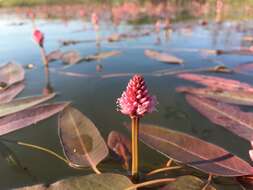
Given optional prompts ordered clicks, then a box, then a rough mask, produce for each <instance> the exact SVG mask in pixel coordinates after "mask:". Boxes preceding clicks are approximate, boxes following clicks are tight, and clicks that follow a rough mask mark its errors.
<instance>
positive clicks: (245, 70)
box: [234, 63, 253, 74]
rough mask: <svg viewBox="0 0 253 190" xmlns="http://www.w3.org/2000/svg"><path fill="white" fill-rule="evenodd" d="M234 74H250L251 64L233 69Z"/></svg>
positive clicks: (252, 68)
mask: <svg viewBox="0 0 253 190" xmlns="http://www.w3.org/2000/svg"><path fill="white" fill-rule="evenodd" d="M234 71H235V72H238V73H245V74H252V71H253V63H246V64H240V65H238V66H236V67H235V68H234Z"/></svg>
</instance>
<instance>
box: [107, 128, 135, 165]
mask: <svg viewBox="0 0 253 190" xmlns="http://www.w3.org/2000/svg"><path fill="white" fill-rule="evenodd" d="M107 145H108V147H109V148H110V149H111V150H112V151H113V152H114V153H115V154H116V155H117V156H118V157H119V158H120V161H121V162H123V164H124V167H125V169H129V161H130V159H131V141H130V140H129V139H128V138H127V137H126V136H125V135H123V134H121V133H119V132H117V131H111V132H110V134H109V135H108V138H107Z"/></svg>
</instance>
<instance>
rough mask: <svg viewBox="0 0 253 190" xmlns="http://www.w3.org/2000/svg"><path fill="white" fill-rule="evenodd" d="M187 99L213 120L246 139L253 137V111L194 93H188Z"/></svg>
mask: <svg viewBox="0 0 253 190" xmlns="http://www.w3.org/2000/svg"><path fill="white" fill-rule="evenodd" d="M186 99H187V102H188V103H189V104H190V105H191V106H192V107H194V108H195V109H196V110H198V111H199V113H201V114H202V115H203V116H205V117H206V118H208V119H209V120H210V121H211V122H213V123H215V124H217V125H220V126H223V127H224V128H226V129H227V130H229V131H231V132H233V133H234V134H236V135H238V136H240V137H242V138H244V139H246V140H249V141H251V140H252V139H253V113H251V112H244V111H242V110H240V108H239V107H237V106H232V105H229V104H226V103H221V102H217V101H214V100H209V99H206V98H200V97H195V96H192V95H187V96H186Z"/></svg>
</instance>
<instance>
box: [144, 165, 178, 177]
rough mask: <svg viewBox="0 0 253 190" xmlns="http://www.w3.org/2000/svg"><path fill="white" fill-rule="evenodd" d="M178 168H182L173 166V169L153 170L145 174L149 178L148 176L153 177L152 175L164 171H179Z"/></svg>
mask: <svg viewBox="0 0 253 190" xmlns="http://www.w3.org/2000/svg"><path fill="white" fill-rule="evenodd" d="M180 168H182V166H173V167H164V168H159V169H155V170H153V171H151V172H149V173H147V174H146V175H147V176H150V175H154V174H157V173H160V172H165V171H170V170H177V169H180Z"/></svg>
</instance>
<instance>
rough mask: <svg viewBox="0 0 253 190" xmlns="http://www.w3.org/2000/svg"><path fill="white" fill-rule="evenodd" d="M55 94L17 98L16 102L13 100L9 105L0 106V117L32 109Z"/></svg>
mask: <svg viewBox="0 0 253 190" xmlns="http://www.w3.org/2000/svg"><path fill="white" fill-rule="evenodd" d="M54 96H55V94H54V93H53V94H49V95H46V96H43V95H42V96H31V97H25V98H19V99H16V100H13V101H11V102H9V103H5V104H0V117H3V116H6V115H10V114H13V113H16V112H19V111H22V110H25V109H27V108H30V107H33V106H35V105H38V104H40V103H42V102H45V101H47V100H49V99H51V98H53V97H54Z"/></svg>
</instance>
